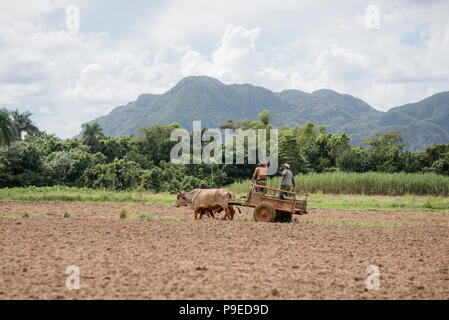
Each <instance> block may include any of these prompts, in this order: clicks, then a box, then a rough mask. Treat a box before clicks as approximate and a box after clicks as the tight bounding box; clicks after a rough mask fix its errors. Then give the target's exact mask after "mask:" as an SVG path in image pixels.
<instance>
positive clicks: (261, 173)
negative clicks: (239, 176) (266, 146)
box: [251, 158, 267, 192]
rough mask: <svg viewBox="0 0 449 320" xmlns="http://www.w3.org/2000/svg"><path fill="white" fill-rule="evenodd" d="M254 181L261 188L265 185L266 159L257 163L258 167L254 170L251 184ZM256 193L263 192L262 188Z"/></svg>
mask: <svg viewBox="0 0 449 320" xmlns="http://www.w3.org/2000/svg"><path fill="white" fill-rule="evenodd" d="M254 180H256V184H258V185H261V186H266V185H267V159H265V158H263V159H262V161H260V163H259V167H257V168H256V170H254V174H253V177H252V179H251V182H254ZM257 189H258V190H256V191H258V192H261V191H263V189H262V188H257Z"/></svg>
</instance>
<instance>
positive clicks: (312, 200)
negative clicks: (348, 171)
mask: <svg viewBox="0 0 449 320" xmlns="http://www.w3.org/2000/svg"><path fill="white" fill-rule="evenodd" d="M248 187H249V182H243V183H235V184H232V185H229V186H226V189H227V190H230V191H232V192H234V193H235V194H236V195H237V198H239V197H241V196H242V195H245V194H246V192H247V191H248ZM0 201H32V202H41V201H44V202H45V201H65V202H102V203H123V204H133V203H147V204H162V205H169V206H173V205H174V204H175V202H176V195H175V194H169V193H152V192H148V191H139V192H136V191H128V192H125V191H104V190H93V189H87V188H74V187H71V188H69V187H60V186H54V187H24V188H10V189H0ZM308 207H309V208H324V209H347V210H367V209H378V210H449V201H448V198H447V197H442V196H431V195H426V196H420V195H403V196H383V195H369V196H368V195H360V194H326V193H322V192H321V191H317V192H316V193H311V194H310V195H309V197H308ZM3 214H5V212H4V213H3ZM29 216H30V215H29ZM34 216H35V215H33V217H34ZM41 216H42V217H45V215H41ZM1 217H4V215H2V214H1V213H0V218H1ZM139 218H140V219H148V220H154V219H159V220H160V219H161V218H153V217H152V216H148V215H146V214H141V215H140V216H139ZM162 219H167V220H170V217H166V218H165V217H164V218H162ZM176 219H179V218H176Z"/></svg>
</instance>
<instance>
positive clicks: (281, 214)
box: [229, 184, 308, 222]
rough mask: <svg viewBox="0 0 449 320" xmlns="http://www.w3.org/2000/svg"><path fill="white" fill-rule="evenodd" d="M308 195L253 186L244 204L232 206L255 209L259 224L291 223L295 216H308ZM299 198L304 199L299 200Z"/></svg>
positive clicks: (234, 203)
mask: <svg viewBox="0 0 449 320" xmlns="http://www.w3.org/2000/svg"><path fill="white" fill-rule="evenodd" d="M307 196H308V194H300V193H297V192H294V191H289V190H282V189H278V188H273V187H267V186H262V185H257V184H253V185H252V186H251V188H250V190H249V191H248V193H247V195H246V200H245V201H244V202H236V201H232V202H229V204H230V205H236V206H243V207H252V208H254V220H256V221H257V222H290V221H291V220H292V215H293V214H306V213H307V210H306V207H307ZM298 197H302V199H299V198H298Z"/></svg>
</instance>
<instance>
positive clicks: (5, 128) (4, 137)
mask: <svg viewBox="0 0 449 320" xmlns="http://www.w3.org/2000/svg"><path fill="white" fill-rule="evenodd" d="M9 114H10V113H9V111H8V110H6V109H4V108H2V109H0V146H4V145H6V146H10V145H11V143H12V142H14V140H15V139H16V137H17V130H16V128H15V127H14V123H13V121H12V120H11V118H10V116H9Z"/></svg>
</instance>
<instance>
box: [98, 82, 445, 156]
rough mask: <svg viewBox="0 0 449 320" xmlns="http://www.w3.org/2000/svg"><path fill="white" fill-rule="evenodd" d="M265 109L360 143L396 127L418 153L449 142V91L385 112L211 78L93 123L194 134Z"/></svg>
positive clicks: (278, 121)
mask: <svg viewBox="0 0 449 320" xmlns="http://www.w3.org/2000/svg"><path fill="white" fill-rule="evenodd" d="M264 109H268V110H269V111H270V113H271V116H272V122H273V124H274V125H275V126H276V127H280V126H282V125H287V126H294V125H303V124H304V123H306V122H307V121H311V122H313V123H315V124H317V125H325V126H326V129H327V131H330V132H335V133H340V132H342V131H345V132H346V133H347V134H348V135H349V137H350V138H351V143H352V144H354V145H362V143H363V141H364V140H365V139H367V138H370V137H374V135H375V133H376V132H385V131H390V130H393V129H394V130H399V131H400V132H401V133H402V134H403V136H404V140H405V142H406V143H408V145H409V146H408V148H409V149H410V150H412V151H416V150H421V149H423V148H425V147H426V146H428V145H431V144H432V143H435V144H440V143H447V142H449V91H445V92H441V93H437V94H434V95H432V96H430V97H428V98H426V99H424V100H421V101H418V102H416V103H409V104H406V105H403V106H398V107H395V108H392V109H390V110H388V111H387V112H383V111H379V110H376V109H374V108H373V107H371V106H370V105H369V104H367V103H366V102H364V101H362V100H361V99H358V98H356V97H353V96H351V95H348V94H341V93H338V92H335V91H332V90H329V89H321V90H317V91H314V92H312V93H307V92H303V91H300V90H284V91H282V92H273V91H270V90H268V89H266V88H263V87H259V86H254V85H251V84H231V85H226V84H224V83H222V82H220V81H219V80H217V79H215V78H211V77H206V76H191V77H186V78H184V79H182V80H181V81H179V82H178V83H177V84H176V85H175V86H174V87H173V88H171V89H170V90H168V91H167V92H165V93H163V94H142V95H140V96H139V97H138V98H137V100H135V101H131V102H129V103H128V104H127V105H124V106H119V107H116V108H114V109H113V110H112V111H111V112H110V113H109V114H107V115H105V116H102V117H99V118H97V119H94V120H92V121H90V123H91V122H98V123H99V124H100V125H101V127H102V128H103V132H104V134H105V135H109V136H114V137H118V136H120V135H123V134H128V135H129V134H135V133H137V131H138V128H139V127H141V126H149V125H153V124H171V123H173V122H177V123H179V124H180V125H181V126H182V127H183V128H186V129H188V130H191V129H192V122H193V121H196V120H201V121H202V126H203V127H207V128H218V126H219V125H220V124H221V123H222V122H225V121H226V120H228V119H230V118H232V119H233V120H243V119H249V120H255V119H257V115H258V113H260V112H261V111H262V110H264Z"/></svg>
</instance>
